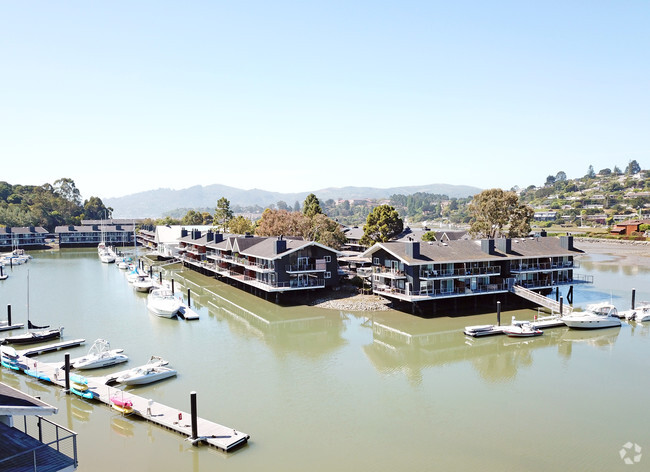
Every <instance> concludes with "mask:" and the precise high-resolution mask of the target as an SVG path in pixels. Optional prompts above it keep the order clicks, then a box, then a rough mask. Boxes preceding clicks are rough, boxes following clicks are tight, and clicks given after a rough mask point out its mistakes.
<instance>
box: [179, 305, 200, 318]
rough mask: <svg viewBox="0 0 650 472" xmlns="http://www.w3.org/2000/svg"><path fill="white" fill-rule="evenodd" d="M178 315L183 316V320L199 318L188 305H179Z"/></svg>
mask: <svg viewBox="0 0 650 472" xmlns="http://www.w3.org/2000/svg"><path fill="white" fill-rule="evenodd" d="M178 316H180V317H181V318H183V319H184V320H198V319H199V314H198V313H197V312H195V311H194V310H192V309H191V308H190V307H188V306H187V305H181V307H180V309H179V310H178Z"/></svg>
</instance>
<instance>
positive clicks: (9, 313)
mask: <svg viewBox="0 0 650 472" xmlns="http://www.w3.org/2000/svg"><path fill="white" fill-rule="evenodd" d="M7 326H11V305H7Z"/></svg>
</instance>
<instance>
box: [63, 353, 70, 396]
mask: <svg viewBox="0 0 650 472" xmlns="http://www.w3.org/2000/svg"><path fill="white" fill-rule="evenodd" d="M63 370H64V372H65V393H70V353H69V352H66V353H65V362H64V364H63Z"/></svg>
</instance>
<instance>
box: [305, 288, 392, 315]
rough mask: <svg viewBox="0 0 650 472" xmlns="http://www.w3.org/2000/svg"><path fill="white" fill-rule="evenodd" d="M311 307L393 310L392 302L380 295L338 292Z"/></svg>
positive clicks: (315, 302) (345, 309) (318, 300)
mask: <svg viewBox="0 0 650 472" xmlns="http://www.w3.org/2000/svg"><path fill="white" fill-rule="evenodd" d="M310 305H311V306H315V307H318V308H327V309H329V310H341V311H386V310H390V309H391V302H390V300H386V299H385V298H383V297H380V296H378V295H361V294H358V293H354V292H336V295H335V294H334V293H333V294H331V295H329V296H324V297H320V298H317V299H316V300H314V301H312V302H311V303H310Z"/></svg>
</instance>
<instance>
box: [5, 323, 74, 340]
mask: <svg viewBox="0 0 650 472" xmlns="http://www.w3.org/2000/svg"><path fill="white" fill-rule="evenodd" d="M62 334H63V327H61V328H56V329H55V328H50V329H42V330H39V331H29V332H27V333H24V334H19V335H16V336H10V337H8V338H4V339H3V340H2V344H35V343H41V342H44V341H50V340H52V339H59V338H60V337H61V335H62Z"/></svg>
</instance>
